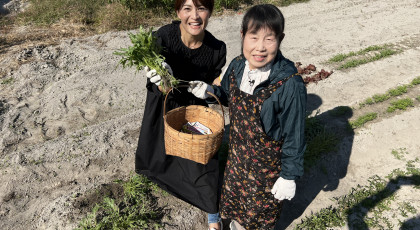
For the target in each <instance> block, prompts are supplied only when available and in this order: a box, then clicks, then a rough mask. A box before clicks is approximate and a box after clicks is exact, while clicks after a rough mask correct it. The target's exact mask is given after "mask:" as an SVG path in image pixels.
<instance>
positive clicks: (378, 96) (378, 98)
mask: <svg viewBox="0 0 420 230" xmlns="http://www.w3.org/2000/svg"><path fill="white" fill-rule="evenodd" d="M389 98H391V95H390V94H387V93H386V94H375V95H373V96H372V99H373V101H374V102H375V103H379V102H384V101H386V100H388V99H389Z"/></svg>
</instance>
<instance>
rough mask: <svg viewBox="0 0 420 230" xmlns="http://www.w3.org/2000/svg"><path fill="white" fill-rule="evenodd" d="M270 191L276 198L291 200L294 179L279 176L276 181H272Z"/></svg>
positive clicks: (294, 187)
mask: <svg viewBox="0 0 420 230" xmlns="http://www.w3.org/2000/svg"><path fill="white" fill-rule="evenodd" d="M271 193H272V194H273V195H274V198H276V199H278V200H284V199H287V200H291V199H292V198H293V197H294V196H295V193H296V183H295V181H294V180H286V179H283V178H282V177H279V179H277V181H276V183H274V185H273V188H272V189H271Z"/></svg>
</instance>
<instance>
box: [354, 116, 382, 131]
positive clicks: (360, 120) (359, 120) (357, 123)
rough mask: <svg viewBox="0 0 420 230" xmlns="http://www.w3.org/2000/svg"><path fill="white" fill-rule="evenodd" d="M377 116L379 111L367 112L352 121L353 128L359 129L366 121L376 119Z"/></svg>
mask: <svg viewBox="0 0 420 230" xmlns="http://www.w3.org/2000/svg"><path fill="white" fill-rule="evenodd" d="M377 117H378V114H377V113H367V114H365V115H363V116H360V117H358V118H357V119H356V120H355V121H351V122H350V126H351V127H352V128H353V129H357V128H360V127H362V126H363V125H364V124H365V123H366V122H368V121H373V120H375V119H376V118H377Z"/></svg>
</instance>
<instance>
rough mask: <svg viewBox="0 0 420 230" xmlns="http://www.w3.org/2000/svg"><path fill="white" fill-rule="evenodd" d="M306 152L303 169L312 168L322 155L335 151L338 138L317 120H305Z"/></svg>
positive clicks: (313, 118) (311, 118)
mask: <svg viewBox="0 0 420 230" xmlns="http://www.w3.org/2000/svg"><path fill="white" fill-rule="evenodd" d="M305 139H306V144H307V145H306V151H305V153H304V168H305V170H308V169H309V168H311V167H312V166H314V165H315V164H316V163H317V162H318V160H319V158H320V157H321V156H322V155H323V154H327V153H330V152H332V151H335V150H336V149H337V145H338V142H339V139H338V137H337V136H336V135H335V134H334V133H333V132H331V131H329V130H327V129H326V128H325V126H324V125H323V124H322V123H321V122H320V121H319V119H318V118H316V116H315V117H310V118H306V122H305Z"/></svg>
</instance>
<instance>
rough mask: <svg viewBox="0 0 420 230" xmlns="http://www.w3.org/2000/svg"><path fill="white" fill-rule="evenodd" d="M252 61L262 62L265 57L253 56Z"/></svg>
mask: <svg viewBox="0 0 420 230" xmlns="http://www.w3.org/2000/svg"><path fill="white" fill-rule="evenodd" d="M253 57H254V59H255V60H256V61H264V60H265V58H266V56H261V55H253Z"/></svg>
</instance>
